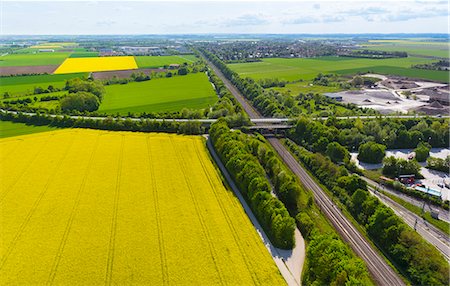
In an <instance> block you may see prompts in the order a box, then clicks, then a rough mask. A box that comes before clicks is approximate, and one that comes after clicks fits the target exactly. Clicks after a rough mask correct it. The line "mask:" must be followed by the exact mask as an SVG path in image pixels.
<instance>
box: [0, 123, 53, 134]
mask: <svg viewBox="0 0 450 286" xmlns="http://www.w3.org/2000/svg"><path fill="white" fill-rule="evenodd" d="M56 129H57V128H56V127H50V126H33V125H26V124H25V123H14V122H11V121H2V120H0V138H6V137H13V136H19V135H25V134H31V133H38V132H45V131H52V130H56Z"/></svg>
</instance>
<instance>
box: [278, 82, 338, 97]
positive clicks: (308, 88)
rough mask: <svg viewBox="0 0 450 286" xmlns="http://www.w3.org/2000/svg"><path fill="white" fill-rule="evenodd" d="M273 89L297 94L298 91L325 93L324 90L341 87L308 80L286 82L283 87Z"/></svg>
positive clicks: (334, 89) (330, 90)
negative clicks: (313, 82) (316, 83)
mask: <svg viewBox="0 0 450 286" xmlns="http://www.w3.org/2000/svg"><path fill="white" fill-rule="evenodd" d="M271 89H273V90H277V91H281V92H288V93H289V94H291V95H294V96H296V95H298V94H299V93H304V94H308V93H319V94H322V93H325V92H338V91H341V90H342V89H341V88H339V87H336V86H322V85H314V84H312V82H309V81H302V82H295V83H288V84H286V86H284V87H273V88H271Z"/></svg>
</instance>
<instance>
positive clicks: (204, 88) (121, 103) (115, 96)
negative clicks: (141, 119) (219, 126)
mask: <svg viewBox="0 0 450 286" xmlns="http://www.w3.org/2000/svg"><path fill="white" fill-rule="evenodd" d="M105 89H106V94H105V96H104V99H103V102H102V104H101V105H100V108H99V112H106V113H111V114H116V113H120V114H123V115H126V114H128V112H158V111H179V110H181V109H183V108H192V109H197V108H205V107H207V106H208V105H210V104H213V103H214V102H216V100H217V96H216V94H215V92H214V89H213V88H212V86H211V83H210V82H209V81H208V78H207V77H206V75H205V74H203V73H196V74H189V75H186V76H176V77H173V78H162V79H154V80H150V81H145V82H131V83H128V84H124V85H110V86H106V87H105Z"/></svg>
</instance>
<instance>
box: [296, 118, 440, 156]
mask: <svg viewBox="0 0 450 286" xmlns="http://www.w3.org/2000/svg"><path fill="white" fill-rule="evenodd" d="M448 126H449V120H448V119H436V118H422V119H393V118H385V119H365V120H361V119H341V120H337V119H334V118H330V119H328V120H326V121H323V122H321V121H317V120H312V119H310V118H306V117H301V118H300V119H299V120H298V121H297V124H296V126H295V130H293V132H291V134H290V137H291V138H292V139H293V140H294V141H296V142H297V143H299V144H301V145H303V146H307V147H308V149H310V150H312V151H315V152H323V151H324V149H323V148H324V146H326V144H325V143H324V142H338V143H339V144H341V145H342V146H344V147H346V148H347V149H348V150H350V151H352V150H357V149H358V148H359V146H360V145H361V144H364V143H367V142H375V143H378V144H382V145H384V146H386V147H387V148H389V149H400V148H416V146H417V145H418V144H419V143H420V142H424V143H428V144H430V147H447V146H449V128H448ZM375 146H378V145H375ZM366 147H367V146H366ZM371 147H372V146H371ZM321 148H322V149H321ZM380 151H381V150H380ZM377 152H378V151H377ZM381 153H382V152H381ZM369 160H370V159H369Z"/></svg>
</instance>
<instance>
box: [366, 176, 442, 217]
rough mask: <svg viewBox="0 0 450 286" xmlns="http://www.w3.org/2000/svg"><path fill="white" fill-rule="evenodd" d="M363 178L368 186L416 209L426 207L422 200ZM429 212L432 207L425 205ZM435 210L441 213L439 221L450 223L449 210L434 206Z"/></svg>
mask: <svg viewBox="0 0 450 286" xmlns="http://www.w3.org/2000/svg"><path fill="white" fill-rule="evenodd" d="M361 178H362V179H363V180H364V181H366V182H367V184H369V185H372V186H374V187H377V188H379V189H381V190H383V191H385V192H388V193H389V194H391V195H394V196H396V197H398V198H400V199H402V200H404V201H405V202H408V203H410V204H412V205H415V206H416V207H419V208H422V207H423V205H424V201H423V200H421V199H416V198H415V197H412V196H409V195H407V194H404V193H401V192H399V191H396V190H394V189H391V188H389V187H386V186H383V185H380V184H378V183H377V182H375V181H373V180H371V179H369V178H367V177H364V176H361ZM427 210H428V211H429V212H431V205H430V204H429V203H426V204H425V211H427ZM433 210H435V211H439V219H440V220H443V221H445V222H448V223H450V213H449V212H448V211H447V210H444V209H443V208H441V207H438V206H435V205H433Z"/></svg>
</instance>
